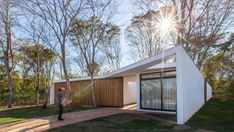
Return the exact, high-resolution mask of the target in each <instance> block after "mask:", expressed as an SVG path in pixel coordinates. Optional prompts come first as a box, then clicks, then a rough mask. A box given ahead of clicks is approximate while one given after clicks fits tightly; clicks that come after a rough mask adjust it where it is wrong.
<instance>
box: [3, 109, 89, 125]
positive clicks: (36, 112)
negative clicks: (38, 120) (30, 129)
mask: <svg viewBox="0 0 234 132" xmlns="http://www.w3.org/2000/svg"><path fill="white" fill-rule="evenodd" d="M91 108H92V107H83V106H75V105H72V106H71V108H69V109H68V108H64V113H66V112H72V111H82V110H87V109H91ZM56 114H58V106H56V105H52V106H48V107H47V108H46V109H43V108H42V107H39V106H38V107H30V108H21V109H12V110H5V111H0V124H6V123H12V122H17V121H22V120H25V119H29V118H35V117H45V116H50V115H56Z"/></svg>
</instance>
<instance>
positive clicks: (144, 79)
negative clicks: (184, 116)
mask: <svg viewBox="0 0 234 132" xmlns="http://www.w3.org/2000/svg"><path fill="white" fill-rule="evenodd" d="M140 89H141V91H140V92H141V108H142V109H155V110H169V111H175V110H176V72H175V71H169V72H163V73H151V74H142V75H141V85H140Z"/></svg>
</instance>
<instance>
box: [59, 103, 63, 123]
mask: <svg viewBox="0 0 234 132" xmlns="http://www.w3.org/2000/svg"><path fill="white" fill-rule="evenodd" d="M62 114H63V105H62V104H59V115H58V119H59V120H60V119H62Z"/></svg>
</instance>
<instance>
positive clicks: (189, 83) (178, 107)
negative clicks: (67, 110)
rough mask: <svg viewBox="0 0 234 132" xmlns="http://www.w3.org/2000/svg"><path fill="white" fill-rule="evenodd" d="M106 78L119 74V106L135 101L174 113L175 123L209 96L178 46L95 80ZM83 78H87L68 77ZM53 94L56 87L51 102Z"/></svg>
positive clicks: (146, 108) (208, 89) (153, 109)
mask: <svg viewBox="0 0 234 132" xmlns="http://www.w3.org/2000/svg"><path fill="white" fill-rule="evenodd" d="M109 78H122V84H123V86H122V87H121V88H120V90H122V92H120V93H122V94H120V96H121V101H122V106H124V105H127V104H131V103H136V104H137V110H138V111H149V112H160V113H169V114H176V116H177V123H178V124H184V123H185V122H186V121H188V120H189V119H190V118H191V117H192V115H193V114H194V113H196V112H197V111H198V110H199V109H200V108H201V107H202V106H203V105H204V103H205V102H206V101H207V100H209V99H210V98H211V97H212V89H211V86H210V85H209V84H208V83H207V82H206V81H205V79H204V77H203V76H202V74H201V73H200V71H199V69H198V68H197V67H196V65H195V64H194V62H193V61H192V59H191V58H190V56H189V55H188V54H187V52H186V51H185V50H184V48H183V47H181V46H177V47H174V48H171V49H168V50H165V51H164V52H162V53H159V54H157V55H154V56H152V57H150V58H146V59H144V60H141V61H139V62H136V63H133V64H131V65H128V66H126V67H123V68H120V69H118V70H116V71H114V72H112V73H110V74H107V75H105V76H103V77H99V78H97V80H98V79H109ZM84 80H89V78H86V79H73V80H71V81H84ZM63 82H65V81H64V80H62V81H55V83H63ZM78 83H79V82H78ZM102 86H103V85H102ZM103 94H104V95H105V92H104V93H103ZM96 96H99V95H98V94H97V95H96ZM102 96H103V95H102ZM54 98H55V90H54V88H51V96H50V102H51V104H53V103H54V102H55V101H54ZM108 98H117V97H115V96H113V97H112V96H111V97H108ZM107 106H110V105H107Z"/></svg>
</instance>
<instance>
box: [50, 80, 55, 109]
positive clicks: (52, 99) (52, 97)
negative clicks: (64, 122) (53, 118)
mask: <svg viewBox="0 0 234 132" xmlns="http://www.w3.org/2000/svg"><path fill="white" fill-rule="evenodd" d="M50 104H51V105H52V104H54V84H52V86H51V88H50Z"/></svg>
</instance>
